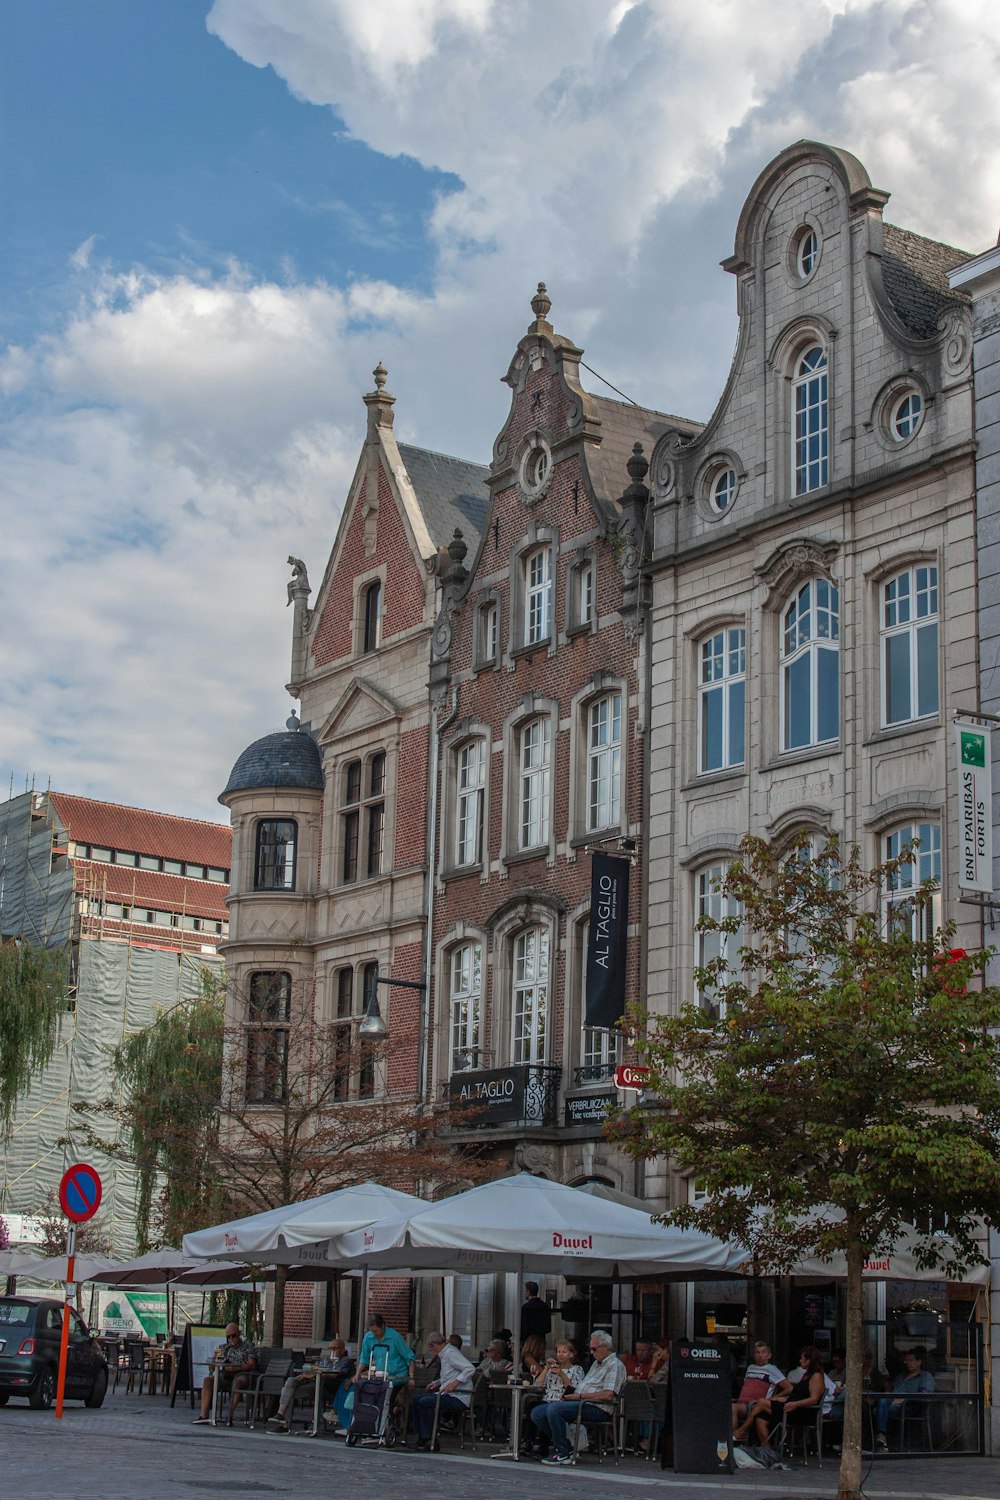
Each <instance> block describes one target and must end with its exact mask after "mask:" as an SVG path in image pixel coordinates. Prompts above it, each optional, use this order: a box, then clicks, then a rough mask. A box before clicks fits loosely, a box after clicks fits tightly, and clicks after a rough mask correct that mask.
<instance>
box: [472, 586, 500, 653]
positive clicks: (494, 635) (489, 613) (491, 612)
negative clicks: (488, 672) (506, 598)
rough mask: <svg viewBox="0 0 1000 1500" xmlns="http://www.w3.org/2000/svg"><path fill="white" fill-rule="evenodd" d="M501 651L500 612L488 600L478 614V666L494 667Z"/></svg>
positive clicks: (495, 605) (494, 602)
mask: <svg viewBox="0 0 1000 1500" xmlns="http://www.w3.org/2000/svg"><path fill="white" fill-rule="evenodd" d="M499 651H500V610H499V608H498V606H497V602H496V600H495V599H488V600H487V601H486V602H485V603H484V604H481V605H480V606H479V609H478V610H477V612H476V665H477V666H483V667H485V666H493V665H495V663H496V660H497V656H498V654H499Z"/></svg>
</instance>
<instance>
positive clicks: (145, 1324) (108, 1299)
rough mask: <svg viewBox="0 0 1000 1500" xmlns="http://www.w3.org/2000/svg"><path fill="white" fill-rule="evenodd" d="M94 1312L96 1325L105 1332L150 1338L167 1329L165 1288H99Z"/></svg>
mask: <svg viewBox="0 0 1000 1500" xmlns="http://www.w3.org/2000/svg"><path fill="white" fill-rule="evenodd" d="M97 1312H98V1326H99V1327H100V1328H101V1329H102V1330H103V1329H106V1330H107V1331H108V1333H124V1334H132V1335H134V1337H136V1338H143V1337H146V1338H154V1337H155V1336H156V1334H158V1333H166V1331H167V1294H166V1292H133V1291H128V1292H124V1291H122V1290H121V1289H120V1288H119V1287H114V1288H112V1289H111V1290H109V1291H99V1292H98V1294H97Z"/></svg>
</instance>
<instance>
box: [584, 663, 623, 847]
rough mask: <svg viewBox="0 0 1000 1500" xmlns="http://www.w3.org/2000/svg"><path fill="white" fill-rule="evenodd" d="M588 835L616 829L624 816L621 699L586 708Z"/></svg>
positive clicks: (610, 696) (607, 698) (608, 696)
mask: <svg viewBox="0 0 1000 1500" xmlns="http://www.w3.org/2000/svg"><path fill="white" fill-rule="evenodd" d="M586 713H587V832H588V833H593V832H596V831H597V830H599V829H601V828H617V827H618V826H619V825H620V823H621V815H622V785H621V783H622V695H621V693H619V692H614V693H605V694H603V696H602V697H600V698H595V699H594V700H593V701H592V702H591V703H589V704H588V705H587V710H586Z"/></svg>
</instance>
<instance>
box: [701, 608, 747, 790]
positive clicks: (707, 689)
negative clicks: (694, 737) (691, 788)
mask: <svg viewBox="0 0 1000 1500" xmlns="http://www.w3.org/2000/svg"><path fill="white" fill-rule="evenodd" d="M699 657H700V659H699V671H698V768H699V770H701V771H703V772H704V771H723V770H726V769H727V768H728V767H730V766H741V765H742V764H743V760H744V754H745V752H744V748H743V745H744V737H745V721H746V696H747V677H746V673H747V633H746V631H745V630H744V629H743V628H742V626H737V625H731V626H729V627H728V628H727V629H726V630H718V631H716V632H715V634H714V635H710V636H709V637H708V639H707V640H704V641H702V643H701V647H700V653H699Z"/></svg>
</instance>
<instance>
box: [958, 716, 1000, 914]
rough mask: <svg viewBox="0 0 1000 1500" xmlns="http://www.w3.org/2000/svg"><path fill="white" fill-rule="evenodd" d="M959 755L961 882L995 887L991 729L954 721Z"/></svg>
mask: <svg viewBox="0 0 1000 1500" xmlns="http://www.w3.org/2000/svg"><path fill="white" fill-rule="evenodd" d="M955 749H956V752H957V757H958V883H959V885H960V886H961V887H962V889H963V890H966V891H984V892H985V893H986V894H987V895H989V894H991V893H992V891H993V763H992V757H991V753H990V752H991V747H990V731H989V730H988V729H987V728H985V727H984V726H983V725H982V724H969V723H963V722H962V720H960V719H956V721H955Z"/></svg>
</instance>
